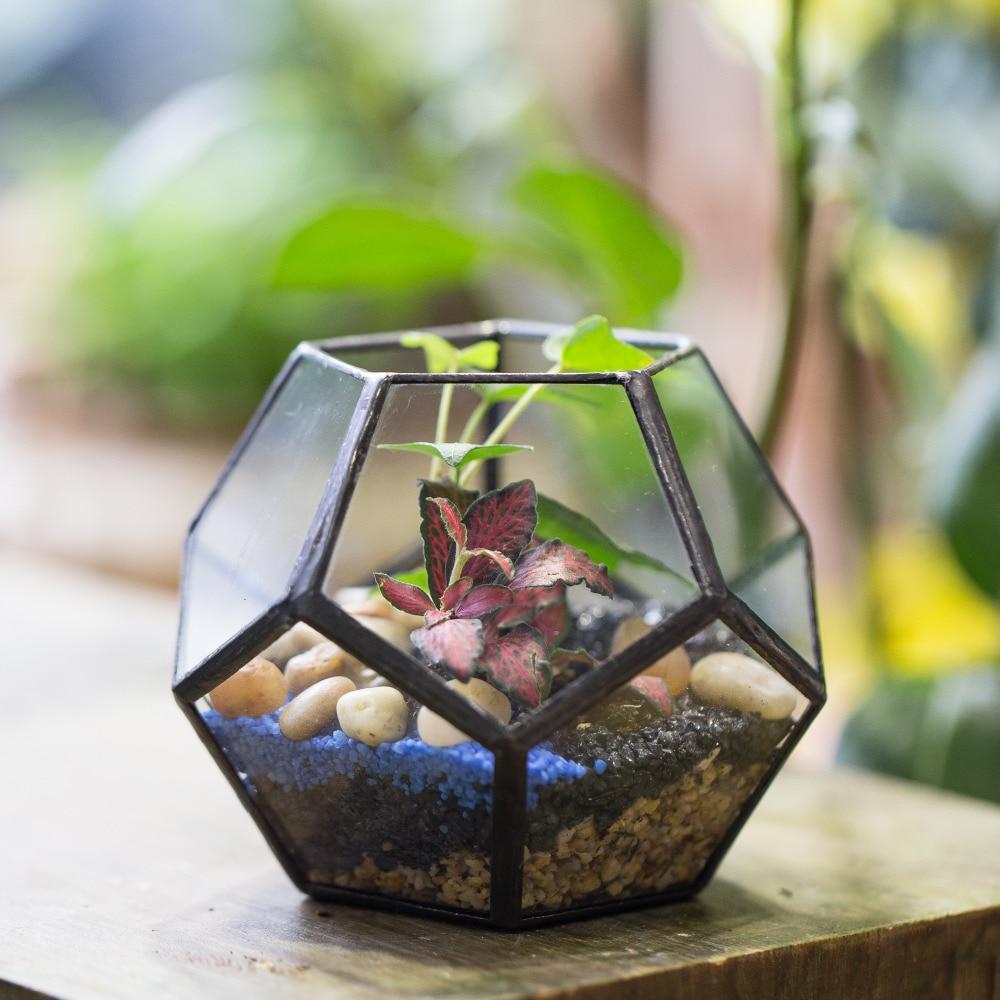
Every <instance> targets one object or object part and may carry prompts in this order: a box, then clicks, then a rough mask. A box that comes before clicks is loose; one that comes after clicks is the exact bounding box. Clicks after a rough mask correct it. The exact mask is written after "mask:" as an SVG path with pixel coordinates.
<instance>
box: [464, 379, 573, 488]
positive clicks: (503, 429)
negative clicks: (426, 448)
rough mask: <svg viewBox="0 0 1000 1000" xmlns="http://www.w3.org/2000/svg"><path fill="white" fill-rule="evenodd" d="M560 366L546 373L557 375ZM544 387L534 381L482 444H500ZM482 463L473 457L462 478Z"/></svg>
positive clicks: (465, 477) (466, 476) (466, 477)
mask: <svg viewBox="0 0 1000 1000" xmlns="http://www.w3.org/2000/svg"><path fill="white" fill-rule="evenodd" d="M561 369H562V366H561V365H558V364H555V365H553V366H552V367H551V368H550V369H549V370H548V371H547V372H546V374H547V375H558V374H559V372H560V371H561ZM543 388H544V383H542V382H535V383H534V385H531V386H529V387H528V389H527V391H526V392H525V394H524V395H523V396H522V397H521V398H520V399H519V400H518V401H517V402H516V403H515V404H514V405H513V406H512V407H511V408H510V409H509V410H508V411H507V413H506V415H505V416H504V418H503V420H501V421H500V423H498V424H497V425H496V427H494V428H493V432H492V433H491V434H490V436H489V437H488V438H487V439H486V440H485V441H484V442H483V444H484V445H491V444H501V443H502V442H503V439H504V438H505V437H506V436H507V432H508V431H509V430H510V429H511V427H513V426H514V424H515V423H516V422H517V420H518V418H519V417H520V416H521V414H522V413H524V411H525V410H526V409H527V408H528V407H529V406H530V405H531V401H532V400H533V399H534V398H535V396H537V395H538V394H539V393H540V392H541V391H542V389H543ZM481 463H482V459H474V460H473V461H471V462H469V463H468V465H465V466H463V468H462V479H468V478H469V475H470V474H471V473H472V472H473V471H474V470H475V469H476V468H477V467H478V466H479V465H480V464H481Z"/></svg>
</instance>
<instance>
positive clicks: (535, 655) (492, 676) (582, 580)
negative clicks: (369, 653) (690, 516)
mask: <svg viewBox="0 0 1000 1000" xmlns="http://www.w3.org/2000/svg"><path fill="white" fill-rule="evenodd" d="M403 343H404V344H405V345H406V346H409V347H414V348H421V349H423V351H424V352H425V355H426V359H427V367H428V369H429V370H430V371H433V372H457V371H459V370H462V369H468V368H474V369H480V370H491V369H493V368H495V367H496V363H497V345H496V343H494V342H492V341H481V342H479V343H476V344H473V345H471V346H469V347H466V348H457V347H455V346H453V345H452V344H450V343H449V342H448V341H446V340H444V339H443V338H441V337H438V336H436V335H435V334H430V333H415V334H410V335H408V336H407V337H404V339H403ZM544 352H545V354H546V356H547V357H549V358H550V359H551V360H552V361H553V362H554V363H553V365H552V367H551V368H550V369H549V374H556V373H559V372H563V371H602V370H605V371H611V370H616V369H626V368H637V367H643V366H645V365H647V364H649V363H650V362H651V361H652V360H653V359H652V358H651V357H650V356H649V355H648V354H646V353H645V352H644V351H642V350H640V349H639V348H637V347H634V346H632V345H630V344H626V343H623V342H622V341H620V340H618V339H617V338H616V337H615V335H614V333H613V331H612V330H611V327H610V325H609V324H608V322H607V320H606V319H605V318H604V317H602V316H591V317H588V318H587V319H584V320H582V321H581V322H580V323H578V324H577V325H576V326H575V327H574V328H573V329H572V330H571V331H569V332H568V333H566V334H560V335H556V336H553V337H550V338H549V339H548V340H547V341H546V342H545V345H544ZM477 390H478V392H479V393H480V395H481V397H482V398H481V400H480V402H479V404H478V405H477V406H476V408H475V409H474V410H473V412H472V414H471V415H470V417H469V419H468V421H467V422H466V425H465V427H464V429H463V431H462V434H461V437H460V439H459V440H458V441H447V440H444V437H445V434H446V432H447V428H448V423H449V416H450V408H451V405H452V398H453V391H454V385H453V384H446V385H445V386H444V387H443V390H442V394H441V402H440V406H439V410H438V419H437V423H436V427H437V437H436V440H435V441H433V442H431V441H411V442H404V443H398V444H382V445H380V447H381V448H384V449H388V450H394V451H409V452H418V453H423V454H427V455H429V456H431V467H430V472H429V477H428V479H426V480H422V481H420V483H419V494H418V502H419V505H420V516H421V529H420V533H421V537H422V539H423V554H424V566H423V570H422V573H421V572H419V571H418V572H417V573H415V574H409V576H410V577H413V578H416V579H421V578H422V579H423V580H426V586H424V587H421V586H418V585H417V584H416V583H414V582H412V580H411V579H397V578H394V577H392V576H389V575H387V574H385V573H376V574H375V581H376V583H377V585H378V588H379V591H380V592H381V594H382V596H383V597H384V598H385V599H386V600H387V601H388V602H389V603H390V604H391V605H392V606H393V607H395V608H396V609H398V610H399V611H403V612H406V613H407V614H411V615H422V616H423V618H424V626H423V627H422V628H420V629H417V630H415V631H414V632H413V633H412V634H411V637H410V638H411V640H412V642H413V645H414V646H415V647H416V649H417V650H418V651H419V652H420V653H421V654H422V656H423V657H424V659H425V660H426V661H427V662H428V663H429V664H430V665H432V666H434V667H437V668H440V669H441V670H443V671H445V672H446V673H448V674H450V675H451V676H452V677H454V678H457V679H458V680H460V681H463V682H465V681H468V680H469V679H470V678H472V677H480V678H482V679H484V680H486V681H488V682H489V683H491V684H492V685H494V686H495V687H497V688H499V689H500V690H501V691H503V692H505V693H506V694H507V695H509V696H510V697H511V698H512V699H513V700H514V701H515V703H516V704H518V705H519V706H521V707H527V708H531V707H535V706H537V705H539V704H540V703H541V702H542V701H544V700H545V698H547V697H548V695H549V693H550V691H551V689H552V678H553V668H554V667H556V668H558V667H560V666H562V667H566V668H568V667H569V666H570V665H580V664H584V665H586V666H591V665H593V662H594V661H593V660H592V658H591V657H590V655H589V654H588V653H587V652H586V651H584V650H579V649H575V650H571V649H563V648H561V647H560V643H561V641H562V640H563V639H564V638H565V637H566V635H567V633H568V632H569V631H570V625H571V619H570V609H569V603H568V600H567V589H568V588H569V587H573V586H577V585H582V586H584V587H586V588H587V589H588V590H590V591H591V592H593V593H594V594H597V595H600V596H602V597H607V598H611V597H612V596H613V593H614V588H613V585H612V581H611V577H610V576H609V573H608V566H607V564H605V563H601V562H598V561H597V560H596V559H595V558H593V557H592V555H591V553H590V551H588V547H593V548H594V549H595V550H596V552H597V553H598V554H603V555H605V556H606V557H612V558H613V559H614V561H615V562H616V563H617V562H619V561H621V560H623V559H624V560H626V561H634V562H639V563H641V564H644V565H646V566H647V567H650V566H651V567H653V568H655V569H657V570H661V571H664V572H670V571H669V570H668V568H667V567H666V566H664V565H663V564H662V563H660V562H659V561H658V560H654V559H652V558H651V557H649V556H645V555H642V554H641V553H638V552H634V551H632V550H629V549H627V548H625V547H623V546H620V545H618V544H616V543H615V542H614V541H612V540H611V538H610V537H609V536H607V535H606V534H605V533H604V531H603V530H602V529H601V528H600V527H599V526H598V525H596V524H594V523H593V522H592V521H590V520H589V519H588V518H586V517H584V516H583V515H582V514H580V513H578V512H576V511H573V510H570V509H569V508H567V507H565V506H563V505H562V504H560V503H558V502H557V501H555V500H553V499H551V498H548V497H545V496H543V495H539V494H538V492H537V490H536V488H535V484H534V483H533V482H532V481H531V480H528V479H523V480H520V481H518V482H514V483H510V484H509V485H507V486H504V487H502V488H500V489H496V490H491V491H489V492H486V493H483V494H481V495H480V494H479V493H478V492H477V491H475V490H471V489H468V488H467V486H466V485H464V484H467V483H468V481H469V480H470V478H471V476H470V474H471V472H472V471H473V470H474V469H475V468H476V467H477V466H478V465H479V464H480V463H482V462H484V461H487V460H490V459H497V458H501V457H503V456H505V455H510V454H514V453H516V452H521V451H530V450H532V449H531V446H529V445H522V444H513V443H508V442H507V441H506V440H505V438H506V436H507V434H508V433H509V432H510V431H511V430H512V429H513V427H514V425H515V423H516V421H517V420H518V419H519V418H520V417H521V416H522V415H523V413H524V412H525V410H526V409H527V408H528V406H529V405H531V404H532V403H534V402H539V403H544V402H546V401H549V400H552V399H554V398H555V397H556V394H557V393H558V388H557V387H556V386H553V385H546V384H545V383H541V382H536V383H533V384H531V385H521V386H518V385H514V386H509V385H500V386H492V385H481V386H478V387H477ZM506 400H512V401H513V405H512V406H511V407H510V409H509V411H508V412H507V413H506V415H505V416H504V417H503V418H502V419H501V420H500V421H499V422H498V424H497V426H496V427H495V428H494V430H493V431H492V432H491V433H490V434H489V436H488V437H487V438H486V439H485V441H483V442H482V443H476V442H473V441H471V440H470V438H471V437H472V435H474V434H475V433H476V432H477V431H478V429H479V427H480V425H481V423H482V421H483V419H484V417H485V416H486V413H487V411H488V410H489V408H490V407H491V406H493V405H496V404H497V403H500V402H503V401H506ZM442 474H444V475H445V477H446V478H444V479H441V478H436V477H439V476H441V475H442ZM540 510H541V511H542V513H543V515H544V520H543V522H542V524H541V525H540V523H539V522H540V518H539V511H540ZM562 534H566V535H568V536H569V537H571V538H572V539H573V540H577V541H580V542H581V543H582V544H581V545H580V546H577V545H572V544H570V543H569V542H568V541H566V540H564V539H563V538H562V537H560V536H561V535H562ZM643 687H645V688H646V690H642V689H643ZM636 690H637V691H641V695H642V696H643V697H647V698H650V699H651V700H653V702H654V703H655V704H658V705H660V706H661V707H664V708H665V709H666V710H667V711H669V693H668V691H667V688H666V687H665V686H663V688H662V690H660V689H659V687H658V685H657V684H656V683H652V684H646V685H642V684H640V685H639V686H638V687H637V688H636Z"/></svg>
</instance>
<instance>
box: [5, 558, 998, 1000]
mask: <svg viewBox="0 0 1000 1000" xmlns="http://www.w3.org/2000/svg"><path fill="white" fill-rule="evenodd" d="M0 600H2V604H0V609H2V614H3V622H4V647H5V659H6V661H7V662H6V669H5V670H4V672H3V674H2V677H3V692H4V694H3V698H2V699H0V723H2V725H0V761H2V765H0V773H2V775H3V777H2V780H0V793H2V802H3V808H2V812H0V820H2V827H0V829H2V830H3V839H2V840H0V845H2V848H3V850H2V852H0V996H9V995H12V996H21V995H33V994H32V993H31V992H30V991H37V993H38V994H42V995H46V996H49V995H52V996H60V997H72V998H78V997H79V998H85V997H100V998H117V997H122V998H128V1000H136V998H142V1000H156V998H160V997H183V998H189V997H201V996H210V997H234V998H239V1000H253V998H255V997H258V996H260V997H304V996H313V995H321V994H322V995H323V996H325V997H337V998H352V1000H354V998H358V1000H362V998H364V1000H371V998H387V997H388V998H391V997H406V998H409V997H476V998H480V997H482V998H487V997H488V998H499V997H525V996H546V997H555V996H573V997H581V998H583V997H588V998H589V997H613V998H616V1000H618V998H640V997H663V996H669V997H677V998H688V997H691V998H694V997H697V998H699V1000H706V998H715V997H722V996H738V997H789V998H795V1000H819V998H825V997H851V998H860V997H876V998H881V997H906V998H911V997H924V996H926V997H945V996H947V997H974V998H979V997H982V998H990V1000H998V998H1000V810H998V809H996V808H993V807H991V806H988V805H984V804H980V803H976V802H972V801H968V800H964V799H960V798H956V797H952V796H946V795H940V794H937V793H934V792H931V791H927V790H922V789H920V788H917V787H915V786H908V785H903V784H899V783H894V782H889V781H884V780H880V779H875V778H871V777H861V776H856V775H850V774H846V773H843V774H819V775H813V774H801V773H795V772H794V771H791V772H788V773H785V774H783V775H782V776H781V777H779V778H778V780H777V782H776V783H775V785H774V787H773V788H772V789H771V791H770V792H769V794H768V795H767V797H766V799H765V800H764V803H763V804H762V806H761V808H760V809H759V811H758V812H757V813H756V814H755V816H754V817H753V818H752V820H751V821H750V823H749V824H748V826H747V828H746V829H745V830H744V832H743V835H742V837H741V838H740V840H739V841H738V843H737V845H736V847H735V848H734V849H733V851H732V853H731V854H730V856H729V858H728V859H727V860H726V862H725V863H724V865H723V866H722V869H721V871H720V873H719V876H718V878H717V879H716V880H715V882H714V883H713V884H712V886H711V887H710V888H709V889H708V890H706V892H704V893H703V894H702V896H701V897H700V898H699V899H698V900H696V901H694V902H690V903H686V904H680V905H674V906H669V907H661V908H658V909H652V910H645V911H640V912H637V913H633V914H629V915H626V916H620V917H614V918H607V919H599V920H592V921H589V922H583V923H576V924H570V925H567V926H564V927H559V928H551V929H545V930H539V931H534V932H528V933H524V934H519V935H505V934H499V933H496V932H487V931H482V930H477V929H468V928H464V927H456V926H452V925H449V924H443V923H437V922H433V921H425V920H418V919H415V918H411V917H395V916H392V915H387V914H377V913H371V912H366V911H364V910H354V909H349V908H342V907H337V906H330V905H323V904H318V903H314V902H311V901H309V900H306V899H303V898H302V897H301V896H300V895H299V894H298V893H297V892H296V891H295V890H294V889H293V888H292V887H291V885H289V884H288V883H287V881H286V880H285V878H284V876H283V875H282V874H281V872H280V871H279V870H278V867H277V865H276V863H275V862H274V860H273V859H272V858H271V856H270V854H269V853H268V851H267V850H266V849H265V847H264V845H263V843H262V842H261V840H260V838H259V836H258V834H257V833H256V831H255V829H254V828H253V826H252V824H251V823H250V821H249V819H248V818H247V817H246V816H245V815H244V813H243V812H242V809H241V808H240V807H239V805H238V804H237V802H236V800H235V798H234V796H233V795H232V793H231V791H230V790H229V789H228V787H227V786H226V785H225V784H224V782H223V779H222V777H221V776H220V775H219V774H218V773H217V772H216V771H215V769H214V766H213V765H212V763H211V761H210V760H209V758H208V755H207V754H206V753H205V751H204V750H203V749H202V748H201V746H200V745H199V744H198V742H197V739H196V737H195V735H194V733H193V732H191V731H190V730H189V729H188V726H187V723H186V722H185V721H184V719H183V718H182V716H181V715H180V713H179V712H178V711H177V709H176V708H175V706H174V705H173V702H172V699H171V696H170V692H169V679H168V674H169V671H168V660H169V653H170V644H171V641H172V630H173V604H172V602H171V601H170V599H169V598H168V597H164V596H161V595H160V594H159V593H157V592H154V591H145V590H141V589H138V588H135V587H133V586H125V585H121V584H116V583H113V582H108V581H105V580H102V579H101V578H98V577H95V576H91V575H88V574H86V573H82V572H78V573H72V572H67V571H65V570H63V569H57V568H54V567H48V566H45V565H44V564H40V563H37V562H32V561H29V560H27V559H18V558H14V557H11V556H6V557H3V558H0ZM43 603H44V604H45V607H44V608H43V606H42V605H43ZM3 983H6V984H8V985H6V986H4V985H2V984H3ZM13 984H18V985H13Z"/></svg>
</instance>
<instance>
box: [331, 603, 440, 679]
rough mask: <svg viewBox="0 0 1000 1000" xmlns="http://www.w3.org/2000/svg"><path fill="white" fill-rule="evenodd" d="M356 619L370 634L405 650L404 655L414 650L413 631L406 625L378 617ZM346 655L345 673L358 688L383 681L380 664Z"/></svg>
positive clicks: (357, 615)
mask: <svg viewBox="0 0 1000 1000" xmlns="http://www.w3.org/2000/svg"><path fill="white" fill-rule="evenodd" d="M354 619H355V621H358V622H360V623H361V624H362V625H364V627H365V628H366V629H368V630H369V631H370V632H374V633H375V634H376V635H377V636H380V637H381V638H382V639H385V641H386V642H390V643H392V645H393V646H395V647H396V648H397V649H401V650H403V652H404V653H409V652H410V651H411V650H412V648H413V645H412V643H411V642H410V632H411V631H412V629H410V628H409V627H407V626H406V625H402V624H400V623H399V622H398V621H394V620H393V619H392V618H381V617H379V616H377V615H359V614H355V615H354ZM421 624H422V622H421ZM344 655H345V657H346V660H345V663H344V673H345V674H347V676H348V677H350V678H351V680H352V681H354V683H355V684H357V685H358V687H371V686H372V684H373V682H374V680H375V679H376V678H377V679H379V680H381V676H380V675H379V674H378V672H377V668H378V664H370V663H363V662H362V661H361V660H359V659H358V658H357V657H356V656H352V655H351V654H350V653H345V654H344Z"/></svg>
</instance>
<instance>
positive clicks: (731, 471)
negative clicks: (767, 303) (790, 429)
mask: <svg viewBox="0 0 1000 1000" xmlns="http://www.w3.org/2000/svg"><path fill="white" fill-rule="evenodd" d="M653 384H654V385H655V386H656V391H657V394H658V396H659V398H660V402H661V403H662V405H663V410H664V412H665V413H666V416H667V421H668V423H669V424H670V430H671V432H672V434H673V436H674V440H675V442H676V444H677V450H678V452H679V453H680V457H681V461H682V462H683V464H684V469H685V472H686V473H687V476H688V480H689V481H690V483H691V488H692V490H693V491H694V496H695V500H696V501H697V503H698V507H699V509H700V511H701V513H702V516H703V518H704V520H705V524H706V526H707V527H708V531H709V534H710V535H711V537H712V544H713V546H714V547H715V554H716V557H717V558H718V560H719V565H720V566H721V568H722V572H723V574H724V575H725V577H726V580H727V582H728V583H729V584H730V586H733V584H734V581H735V583H736V587H734V590H735V591H736V592H737V593H738V594H739V596H741V597H744V598H745V594H744V593H743V590H742V589H738V588H743V589H745V586H746V581H747V579H748V578H749V577H751V576H756V574H757V573H759V571H760V567H761V566H762V565H764V564H765V563H767V561H768V560H769V559H770V558H771V557H770V556H769V553H772V552H775V551H777V550H778V549H780V548H781V546H782V545H783V544H784V542H785V540H786V539H788V538H789V537H790V536H793V535H796V536H797V535H800V534H801V530H802V526H801V525H800V524H799V521H798V519H797V518H796V516H795V514H794V513H793V511H792V510H791V508H790V507H789V506H788V504H787V503H786V502H785V501H784V499H783V498H782V496H781V494H780V493H779V492H778V490H777V489H776V488H775V486H774V483H773V482H772V480H771V478H770V475H769V473H768V469H767V466H766V464H765V462H764V459H763V457H762V456H761V455H760V453H759V452H758V451H757V449H756V447H755V446H754V444H753V442H752V438H751V437H750V434H749V431H748V430H747V429H746V427H745V426H744V424H743V422H742V421H741V420H740V418H739V416H738V415H737V414H736V412H735V410H734V409H733V407H732V404H731V403H730V402H729V399H728V398H727V397H726V395H725V394H724V393H723V391H722V390H721V388H720V387H719V384H718V382H716V380H715V377H714V376H713V374H712V372H711V369H710V368H709V367H708V363H707V362H706V361H705V359H704V358H703V357H702V356H701V354H698V353H696V354H693V355H691V356H690V357H687V358H684V359H683V360H681V361H678V362H677V363H675V364H673V365H671V366H669V367H667V368H664V369H663V370H662V371H660V372H658V373H657V374H655V375H654V376H653ZM785 579H786V581H787V582H788V585H789V586H790V587H792V586H794V585H793V584H792V583H791V576H790V572H789V573H786V575H785ZM799 581H800V582H799V586H800V588H801V590H802V593H800V594H798V595H797V596H796V597H795V598H793V601H794V605H795V606H796V607H802V606H805V602H807V601H808V600H809V599H810V594H809V589H808V588H809V580H808V576H807V575H805V574H803V575H802V576H800V577H799ZM765 583H766V584H767V585H771V584H772V583H773V580H769V581H765ZM751 596H752V597H753V598H754V600H757V601H758V604H757V605H755V604H753V602H752V601H750V600H748V601H747V603H749V604H751V606H752V607H754V610H755V611H757V612H758V613H759V614H760V615H761V617H762V618H763V619H764V620H765V621H766V622H767V623H768V624H769V625H770V626H771V627H772V628H774V629H775V630H776V631H778V632H781V627H782V625H788V624H791V625H792V626H793V628H794V630H795V636H785V637H784V638H786V640H787V641H788V642H789V643H790V644H791V645H793V646H795V648H796V649H799V651H800V652H802V654H803V656H804V658H805V659H806V661H807V662H808V663H809V664H810V665H812V666H813V667H815V665H816V658H815V655H814V653H813V650H812V642H811V639H810V638H808V637H807V639H806V641H805V642H802V641H801V628H802V625H803V623H806V628H807V632H808V628H809V626H808V624H807V619H803V618H802V617H801V616H800V615H797V614H793V613H792V610H791V609H788V608H784V607H782V606H781V605H779V603H778V602H776V601H773V600H767V601H763V602H762V601H760V599H759V598H760V594H759V592H754V593H753V594H751ZM758 605H759V606H758ZM793 638H794V640H795V641H793ZM796 642H798V643H799V645H796Z"/></svg>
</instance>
